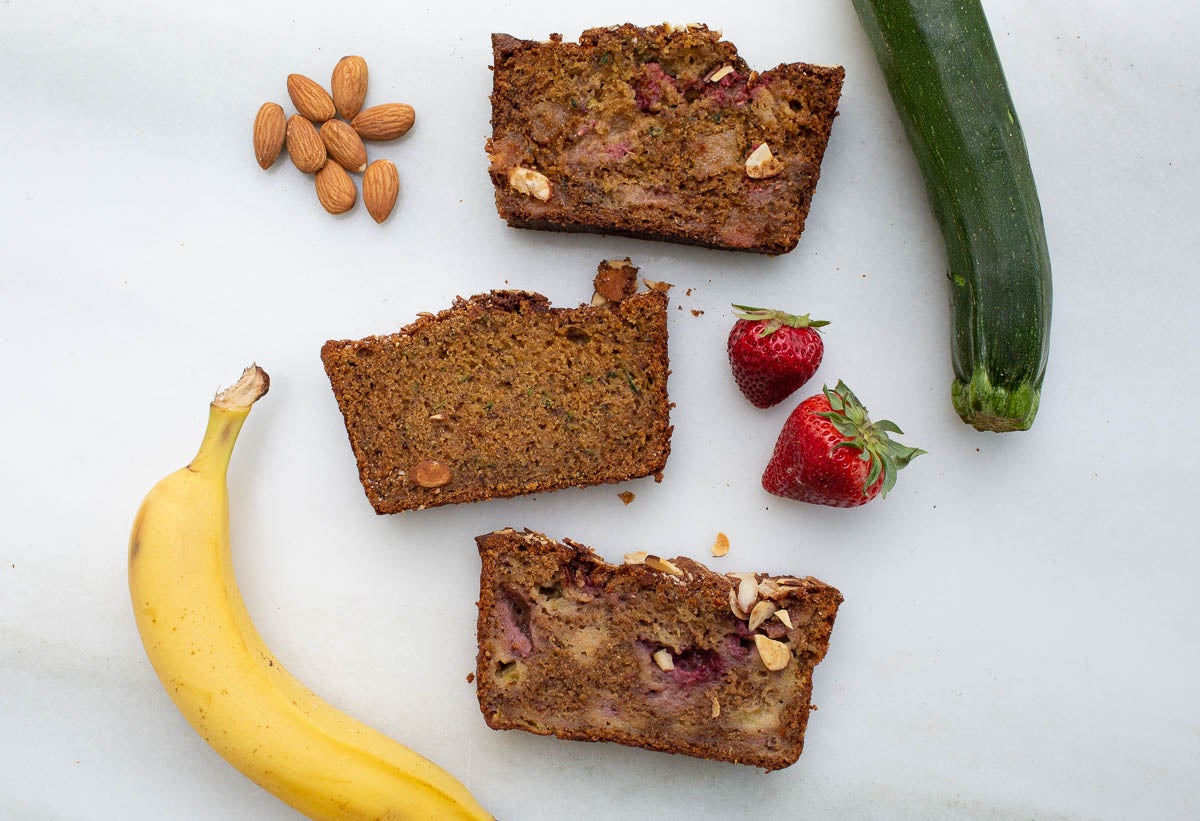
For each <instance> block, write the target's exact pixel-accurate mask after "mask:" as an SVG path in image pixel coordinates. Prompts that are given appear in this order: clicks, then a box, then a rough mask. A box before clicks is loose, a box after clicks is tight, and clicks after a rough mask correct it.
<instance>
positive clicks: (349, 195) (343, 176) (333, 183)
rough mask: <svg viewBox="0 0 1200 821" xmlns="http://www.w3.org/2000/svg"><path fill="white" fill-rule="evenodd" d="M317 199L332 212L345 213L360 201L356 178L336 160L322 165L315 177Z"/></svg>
mask: <svg viewBox="0 0 1200 821" xmlns="http://www.w3.org/2000/svg"><path fill="white" fill-rule="evenodd" d="M315 182H316V186H317V199H319V200H320V201H321V205H322V206H324V208H325V210H326V211H328V212H329V213H331V214H344V213H346V212H347V211H349V210H350V209H351V208H353V207H354V203H355V202H357V201H358V191H357V190H355V188H354V180H352V179H351V178H350V175H349V174H347V173H346V169H344V168H342V167H341V166H340V165H338V164H337V163H335V162H327V163H325V164H324V165H323V166H321V170H320V171H318V172H317V174H316V177H315Z"/></svg>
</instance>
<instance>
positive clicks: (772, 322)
mask: <svg viewBox="0 0 1200 821" xmlns="http://www.w3.org/2000/svg"><path fill="white" fill-rule="evenodd" d="M733 315H734V316H736V317H737V318H738V319H745V320H747V321H749V322H762V323H764V324H763V326H762V328H760V329H759V331H758V335H759V336H760V337H761V336H770V335H771V334H773V333H775V332H776V331H778V330H779V329H780V328H782V327H784V326H787V327H788V328H812V329H813V330H816V329H818V328H821V327H823V326H825V325H828V324H829V323H828V322H826V321H825V320H823V319H811V318H809V315H808V314H804V315H802V316H797V315H796V314H789V313H785V312H783V311H776V310H774V309H772V308H751V307H750V306H749V305H734V306H733Z"/></svg>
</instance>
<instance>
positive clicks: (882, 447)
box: [762, 380, 925, 507]
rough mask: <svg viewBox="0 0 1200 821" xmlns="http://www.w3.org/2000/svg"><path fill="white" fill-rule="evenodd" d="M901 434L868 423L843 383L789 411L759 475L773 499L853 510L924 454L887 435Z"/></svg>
mask: <svg viewBox="0 0 1200 821" xmlns="http://www.w3.org/2000/svg"><path fill="white" fill-rule="evenodd" d="M889 432H890V433H902V432H903V431H901V430H900V428H898V427H896V424H895V423H894V422H889V421H887V420H886V419H884V420H882V421H880V422H876V423H874V424H872V422H871V420H870V418H869V417H868V416H867V409H866V408H864V407H863V406H862V403H861V402H859V401H858V397H856V396H855V395H854V393H853V392H851V390H850V389H849V388H848V387H846V384H845V383H844V382H842V381H841V380H839V381H838V383H837V387H836V388H834V389H833V390H830V389H829V388H828V387H826V388H824V392H823V393H819V394H817V395H816V396H810V397H809V398H808V399H805V400H804V401H803V402H801V403H800V405H799V406H798V407H797V408H796V409H795V410H794V411H792V415H791V416H789V417H788V418H787V421H786V422H784V424H783V431H782V432H781V433H780V434H779V441H777V442H776V443H775V452H774V454H772V456H771V461H770V463H768V464H767V469H766V470H765V471H764V472H763V478H762V484H763V488H764V489H765V490H767V491H768V492H769V493H774V494H775V495H776V496H784V497H786V498H788V499H797V500H799V501H801V502H810V503H812V504H815V505H830V506H831V507H857V506H858V505H863V504H866V503H867V502H869V501H871V500H872V499H874V498H875V497H876V496H878V495H879V494H880V492H882V493H883V495H884V496H886V495H887V492H888V491H889V490H891V489H892V487H893V486H894V485H895V484H896V474H897V473H898V472H899V471H900V469H901V468H903V467H905V466H906V465H908V463H909V462H911V461H912V460H913V459H915V458H916V457H917V456H920V455H921V454H922V453H924V452H925V451H923V450H921V449H920V448H910V447H907V446H906V445H902V444H900V443H899V442H895V441H893V440H892V439H891V438H889V437H888V433H889Z"/></svg>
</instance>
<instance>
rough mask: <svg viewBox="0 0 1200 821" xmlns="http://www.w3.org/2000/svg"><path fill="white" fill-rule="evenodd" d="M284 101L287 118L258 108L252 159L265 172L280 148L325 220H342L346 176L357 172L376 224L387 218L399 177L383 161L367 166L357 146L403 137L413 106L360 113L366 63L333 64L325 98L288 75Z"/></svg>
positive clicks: (351, 189)
mask: <svg viewBox="0 0 1200 821" xmlns="http://www.w3.org/2000/svg"><path fill="white" fill-rule="evenodd" d="M287 89H288V96H289V97H291V98H292V105H294V106H295V107H296V111H297V112H299V113H297V114H293V115H292V116H291V117H288V116H287V115H286V114H285V113H284V110H283V107H282V106H280V105H279V104H278V103H263V105H262V107H261V108H260V109H259V110H258V116H256V117H255V118H254V156H255V158H256V159H257V160H258V164H259V165H260V166H262V167H263V168H264V169H267V168H270V167H271V165H272V164H274V162H275V160H276V158H277V157H278V156H279V152H280V151H282V150H283V146H284V145H287V150H288V156H289V157H291V158H292V163H293V164H294V165H295V166H296V168H298V169H300V171H302V172H303V173H305V174H312V175H313V179H314V182H315V185H316V189H317V199H319V200H320V201H321V205H322V206H323V207H324V208H325V210H326V211H328V212H329V213H331V214H343V213H345V212H347V211H349V210H350V209H351V208H353V207H354V203H355V202H357V201H358V191H357V189H356V188H355V185H354V179H353V178H352V177H351V176H350V173H349V172H355V173H362V175H363V178H362V198H363V205H365V206H366V207H367V212H368V213H370V215H371V217H372V218H373V219H374V220H375V221H376V222H383V221H384V220H385V219H387V218H388V215H389V214H391V213H392V208H393V207H394V206H395V205H396V197H398V196H399V194H400V175H399V173H398V172H397V171H396V166H395V165H393V164H392V163H391V162H389V161H388V160H375V161H374V162H373V163H371V164H370V165H368V164H367V149H366V146H365V145H364V144H363V141H364V140H366V141H368V142H381V141H384V140H394V139H396V138H397V137H402V136H404V135H405V134H407V133H408V130H409V129H410V128H412V125H413V120H414V118H415V116H416V114H415V112H414V111H413V108H412V106H410V105H406V104H404V103H385V104H383V105H377V106H372V107H371V108H366V109H364V108H363V103H364V102H365V101H366V97H367V61H366V60H364V59H363V58H362V57H357V56H349V57H343V58H342V59H341V60H339V61H338V64H337V65H336V66H334V69H333V78H332V81H331V82H330V89H331V90H332V92H333V93H332V94H329V93H328V92H326V91H325V89H324V88H322V87H321V85H320V84H319V83H317V82H315V81H313V80H311V79H309V78H308V77H305V76H304V75H303V74H289V75H288V78H287Z"/></svg>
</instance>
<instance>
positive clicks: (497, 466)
mask: <svg viewBox="0 0 1200 821" xmlns="http://www.w3.org/2000/svg"><path fill="white" fill-rule="evenodd" d="M601 269H602V270H604V269H605V266H603V265H602V266H601ZM630 270H633V271H636V269H633V268H632V267H631V268H630ZM666 311H667V295H666V294H665V293H660V292H658V291H655V290H651V291H645V292H642V293H638V294H635V295H633V296H630V297H628V298H626V299H621V300H619V301H614V302H608V303H607V304H602V305H595V306H581V307H579V308H572V309H565V308H552V307H550V303H549V301H548V300H547V299H546V297H544V296H542V295H540V294H535V293H529V292H526V291H492V292H491V293H489V294H481V295H478V296H474V297H471V298H470V299H462V298H459V299H457V300H456V301H455V303H454V305H453V307H451V308H450V309H448V310H445V311H442V312H441V313H439V314H437V315H436V316H434V315H431V314H427V315H423V316H421V317H420V318H419V319H417V321H416V322H414V323H412V324H411V325H408V326H407V327H405V328H402V329H401V330H400V331H399V332H398V333H395V334H391V335H387V336H373V337H368V338H366V339H361V340H357V341H330V342H326V343H325V345H324V347H323V348H322V349H321V359H322V361H323V362H324V364H325V371H326V373H327V374H328V376H329V381H330V384H331V386H332V388H333V392H334V395H335V396H336V398H337V402H338V406H339V408H340V409H341V411H342V415H343V417H344V419H345V423H346V432H347V434H348V436H349V438H350V444H351V446H352V448H353V451H354V456H355V459H356V460H357V463H358V470H359V478H360V479H361V481H362V485H363V489H364V490H365V491H366V495H367V498H368V500H369V501H370V502H371V505H372V506H373V507H374V508H375V511H376V512H377V513H396V512H400V511H404V510H413V509H421V508H427V507H435V506H438V505H446V504H456V503H459V502H474V501H480V500H484V499H492V498H499V497H507V496H517V495H520V494H525V493H540V492H543V491H549V490H558V489H560V488H566V487H574V486H585V485H596V484H602V483H606V482H620V481H624V480H626V479H633V478H637V477H641V476H649V475H653V476H654V477H655V478H656V479H661V478H662V470H663V467H664V466H665V465H666V461H667V455H668V454H669V453H670V450H671V430H672V428H671V425H670V421H669V412H670V402H669V400H668V398H667V374H668V371H669V359H668V355H667V321H666Z"/></svg>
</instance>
